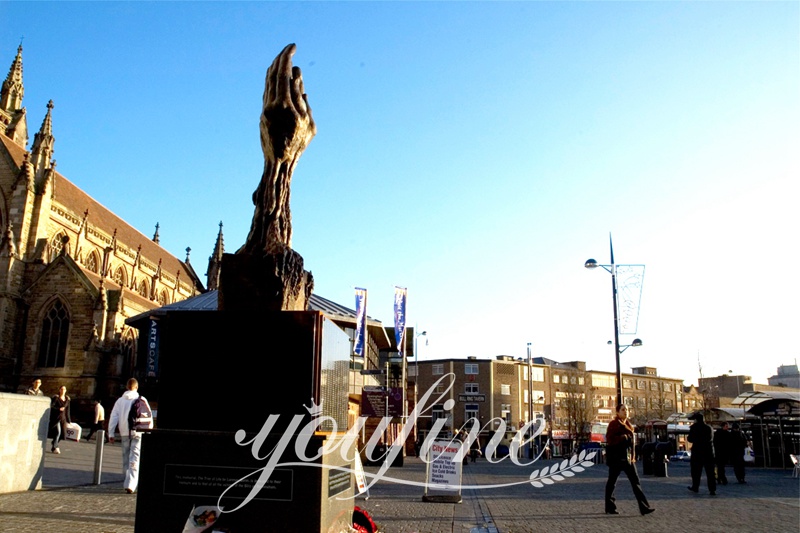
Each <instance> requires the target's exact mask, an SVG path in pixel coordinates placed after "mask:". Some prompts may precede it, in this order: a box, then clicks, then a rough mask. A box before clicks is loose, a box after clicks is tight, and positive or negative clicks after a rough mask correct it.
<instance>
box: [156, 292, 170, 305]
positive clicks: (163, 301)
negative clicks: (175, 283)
mask: <svg viewBox="0 0 800 533" xmlns="http://www.w3.org/2000/svg"><path fill="white" fill-rule="evenodd" d="M168 303H169V301H167V291H161V292H160V293H158V304H159V305H160V306H161V307H164V306H165V305H167V304H168Z"/></svg>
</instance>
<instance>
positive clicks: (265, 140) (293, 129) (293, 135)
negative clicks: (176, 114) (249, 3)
mask: <svg viewBox="0 0 800 533" xmlns="http://www.w3.org/2000/svg"><path fill="white" fill-rule="evenodd" d="M296 49H297V47H296V46H295V45H294V44H290V45H288V46H286V48H284V49H283V51H281V53H280V54H278V56H277V57H276V58H275V60H274V61H273V62H272V65H270V67H269V69H267V77H266V81H265V84H264V109H263V112H262V113H261V125H260V129H261V149H262V151H263V152H264V173H263V175H262V176H261V182H260V183H259V184H258V188H257V189H256V190H255V192H254V193H253V203H254V204H255V213H254V215H253V222H252V224H251V226H250V233H249V234H248V236H247V240H246V241H245V244H244V245H243V246H242V248H240V249H239V251H238V252H237V253H248V254H253V255H258V254H261V255H263V254H265V253H275V252H283V251H284V250H285V249H286V248H291V245H292V217H291V211H290V209H289V196H290V189H289V187H290V184H291V180H292V173H293V172H294V167H295V165H296V164H297V161H298V160H299V159H300V155H301V154H302V153H303V150H305V149H306V147H307V146H308V143H309V142H311V139H312V138H313V137H314V135H316V133H317V127H316V124H315V123H314V119H313V118H312V117H311V108H310V107H309V105H308V99H307V96H306V94H305V90H304V87H303V76H302V74H301V72H300V68H299V67H293V66H292V56H293V55H294V53H295V51H296Z"/></svg>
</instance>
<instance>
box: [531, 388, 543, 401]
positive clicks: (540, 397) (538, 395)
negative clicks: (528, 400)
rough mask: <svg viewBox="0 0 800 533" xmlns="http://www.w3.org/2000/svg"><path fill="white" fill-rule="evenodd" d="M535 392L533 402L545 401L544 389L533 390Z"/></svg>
mask: <svg viewBox="0 0 800 533" xmlns="http://www.w3.org/2000/svg"><path fill="white" fill-rule="evenodd" d="M531 392H532V393H533V403H544V391H543V390H534V391H531Z"/></svg>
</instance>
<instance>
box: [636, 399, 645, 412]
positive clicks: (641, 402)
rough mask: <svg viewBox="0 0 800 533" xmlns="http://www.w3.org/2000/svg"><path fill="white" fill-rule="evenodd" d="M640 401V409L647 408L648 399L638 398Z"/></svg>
mask: <svg viewBox="0 0 800 533" xmlns="http://www.w3.org/2000/svg"><path fill="white" fill-rule="evenodd" d="M637 399H638V400H639V402H638V403H639V407H640V408H642V409H646V408H647V398H637Z"/></svg>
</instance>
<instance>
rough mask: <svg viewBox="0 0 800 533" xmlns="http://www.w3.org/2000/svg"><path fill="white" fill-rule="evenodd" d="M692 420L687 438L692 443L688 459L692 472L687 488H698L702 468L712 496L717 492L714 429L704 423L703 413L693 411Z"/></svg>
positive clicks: (696, 489) (695, 489)
mask: <svg viewBox="0 0 800 533" xmlns="http://www.w3.org/2000/svg"><path fill="white" fill-rule="evenodd" d="M689 420H694V421H695V422H694V424H692V427H690V428H689V436H688V437H687V440H688V441H689V442H690V443H691V444H692V450H691V451H692V457H691V459H690V460H689V468H690V470H691V473H692V484H691V485H689V487H688V488H689V490H690V491H692V492H697V491H698V490H699V489H700V476H701V475H702V472H703V470H705V471H706V479H707V481H708V493H709V494H711V495H712V496H714V495H715V494H716V493H717V480H716V477H715V476H714V446H713V441H712V439H713V435H714V430H712V429H711V426H709V425H708V424H706V423H705V419H704V417H703V413H695V414H693V415H692V416H690V417H689Z"/></svg>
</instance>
